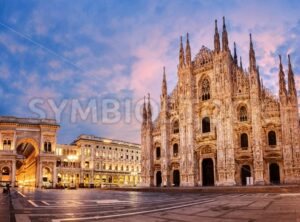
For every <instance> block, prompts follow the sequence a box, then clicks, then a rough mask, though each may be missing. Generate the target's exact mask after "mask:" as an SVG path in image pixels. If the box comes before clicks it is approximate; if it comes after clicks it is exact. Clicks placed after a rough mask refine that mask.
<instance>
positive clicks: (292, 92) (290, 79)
mask: <svg viewBox="0 0 300 222" xmlns="http://www.w3.org/2000/svg"><path fill="white" fill-rule="evenodd" d="M288 58H289V71H288V90H289V96H290V97H293V96H295V97H297V91H296V86H295V78H294V72H293V68H292V63H291V57H290V55H288Z"/></svg>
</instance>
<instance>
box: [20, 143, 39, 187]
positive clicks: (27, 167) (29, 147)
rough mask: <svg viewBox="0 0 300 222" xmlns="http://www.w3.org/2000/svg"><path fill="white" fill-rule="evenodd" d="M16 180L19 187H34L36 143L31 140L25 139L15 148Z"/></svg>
mask: <svg viewBox="0 0 300 222" xmlns="http://www.w3.org/2000/svg"><path fill="white" fill-rule="evenodd" d="M16 147H17V148H16V151H17V161H16V180H17V183H18V185H19V186H20V185H21V186H32V187H34V186H35V185H36V181H37V180H36V172H37V169H36V156H37V155H38V153H37V152H38V151H37V150H38V149H37V143H36V142H35V141H34V140H32V139H25V140H22V141H20V142H19V143H18V145H17V146H16Z"/></svg>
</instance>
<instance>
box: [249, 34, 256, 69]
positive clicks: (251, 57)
mask: <svg viewBox="0 0 300 222" xmlns="http://www.w3.org/2000/svg"><path fill="white" fill-rule="evenodd" d="M249 67H250V72H252V71H254V70H256V58H255V52H254V49H253V43H252V35H251V33H250V49H249Z"/></svg>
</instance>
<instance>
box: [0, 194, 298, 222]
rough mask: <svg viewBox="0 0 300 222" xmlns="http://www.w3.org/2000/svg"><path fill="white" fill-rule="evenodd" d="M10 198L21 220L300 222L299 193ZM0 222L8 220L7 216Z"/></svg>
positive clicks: (16, 216)
mask: <svg viewBox="0 0 300 222" xmlns="http://www.w3.org/2000/svg"><path fill="white" fill-rule="evenodd" d="M1 195H2V196H1V198H5V196H4V194H1ZM11 199H12V205H13V208H14V209H13V213H14V215H15V218H16V221H17V222H28V221H36V222H37V221H39V222H42V221H43V222H47V221H48V222H64V221H120V222H121V221H124V222H129V221H143V222H147V221H153V222H154V221H214V222H215V221H220V222H221V221H222V222H224V221H225V222H226V221H247V222H253V221H263V222H267V221H288V222H292V221H299V218H300V214H299V211H300V193H249V194H247V193H226V194H225V193H224V194H222V193H192V192H166V193H162V192H135V191H127V192H124V191H111V190H98V189H79V190H37V189H19V190H13V191H12V194H11ZM2 200H3V199H2ZM2 202H3V201H2ZM6 210H8V208H7V209H6ZM1 212H3V211H1ZM0 221H1V222H2V221H3V222H4V221H9V219H8V217H2V218H1V220H0Z"/></svg>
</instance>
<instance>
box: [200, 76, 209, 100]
mask: <svg viewBox="0 0 300 222" xmlns="http://www.w3.org/2000/svg"><path fill="white" fill-rule="evenodd" d="M201 98H202V101H205V100H209V99H210V83H209V81H208V79H204V80H203V81H202V84H201Z"/></svg>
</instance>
